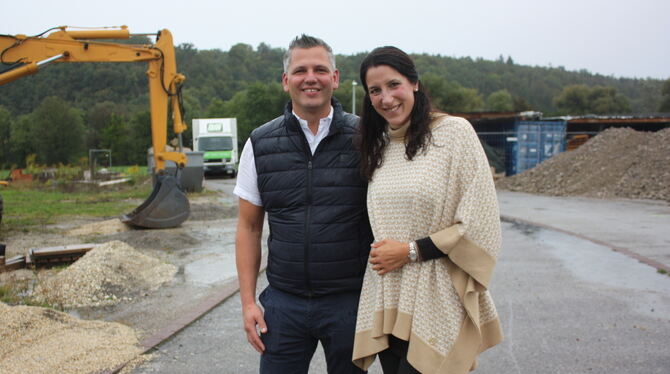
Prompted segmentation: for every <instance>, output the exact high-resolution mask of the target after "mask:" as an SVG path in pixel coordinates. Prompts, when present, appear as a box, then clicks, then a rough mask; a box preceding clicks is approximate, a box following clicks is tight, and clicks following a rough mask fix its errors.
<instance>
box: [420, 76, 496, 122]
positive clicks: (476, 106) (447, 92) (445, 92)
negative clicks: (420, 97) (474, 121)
mask: <svg viewBox="0 0 670 374" xmlns="http://www.w3.org/2000/svg"><path fill="white" fill-rule="evenodd" d="M421 82H422V84H423V85H424V87H425V88H426V90H427V92H428V95H429V96H430V98H431V100H432V104H433V106H434V107H435V108H437V109H439V110H443V111H446V112H456V113H458V112H475V111H479V110H482V108H483V103H484V100H483V99H482V97H481V95H479V93H478V92H477V90H476V89H474V88H466V87H463V86H461V85H460V84H458V83H455V82H449V81H447V80H446V79H445V78H443V77H441V76H438V75H437V74H432V73H427V74H425V75H424V76H423V78H422V79H421Z"/></svg>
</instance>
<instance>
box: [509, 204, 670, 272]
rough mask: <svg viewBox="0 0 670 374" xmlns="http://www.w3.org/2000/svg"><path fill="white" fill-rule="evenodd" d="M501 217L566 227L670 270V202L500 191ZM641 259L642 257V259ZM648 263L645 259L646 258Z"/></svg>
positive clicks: (575, 232)
mask: <svg viewBox="0 0 670 374" xmlns="http://www.w3.org/2000/svg"><path fill="white" fill-rule="evenodd" d="M498 201H499V203H500V213H501V215H502V217H503V218H510V219H514V218H518V219H521V220H524V221H526V222H530V223H533V224H539V225H545V226H548V227H553V228H558V229H562V230H563V231H564V232H569V233H573V234H576V235H581V236H582V237H584V238H588V239H592V240H593V241H596V242H599V243H601V244H606V245H608V246H609V247H611V248H620V249H624V250H627V251H630V252H632V253H633V254H636V255H638V256H641V257H643V258H646V259H649V260H651V261H647V263H648V264H649V265H652V266H654V265H655V264H654V262H657V263H659V264H661V265H662V266H658V265H657V264H656V266H655V267H657V268H662V269H663V270H665V271H667V272H670V204H668V203H667V202H664V201H658V200H631V199H619V200H612V199H594V198H585V197H557V196H543V195H532V194H527V193H521V192H510V191H498ZM643 258H639V259H640V260H643ZM643 262H644V261H643Z"/></svg>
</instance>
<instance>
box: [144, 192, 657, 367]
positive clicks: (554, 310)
mask: <svg viewBox="0 0 670 374" xmlns="http://www.w3.org/2000/svg"><path fill="white" fill-rule="evenodd" d="M499 198H500V201H501V210H502V213H503V215H507V216H510V217H514V218H519V219H524V220H535V222H538V223H540V224H543V225H549V226H554V227H559V228H562V229H564V230H567V231H572V232H576V233H578V234H582V235H585V236H589V237H593V239H598V240H600V239H607V240H616V241H617V243H611V244H612V245H615V244H616V245H623V244H621V243H633V244H635V246H633V245H629V244H626V245H628V246H629V247H633V248H631V249H636V250H640V251H641V252H642V251H643V250H644V251H646V250H647V249H648V248H649V247H650V246H654V245H655V244H654V243H659V245H658V246H655V247H653V248H654V250H653V251H649V252H644V253H645V255H646V256H655V257H654V258H658V259H661V260H663V261H665V260H664V258H666V256H668V253H669V252H670V245H667V243H669V242H668V241H667V240H668V237H667V235H668V234H667V233H666V232H667V231H668V230H667V227H670V225H666V223H667V220H668V219H669V217H670V208H668V206H667V204H661V203H653V204H651V203H647V202H631V201H603V200H593V199H575V198H550V197H534V196H533V195H525V194H515V193H506V192H503V193H501V194H500V195H499ZM596 206H597V207H598V208H597V209H596V208H595V207H596ZM575 207H579V209H577V208H575ZM622 207H623V208H622ZM573 208H574V209H577V210H576V211H575V214H578V217H577V216H575V215H574V214H573V215H572V216H571V215H570V214H569V213H568V211H570V210H571V209H573ZM624 208H625V210H622V209H624ZM620 216H623V217H636V218H635V219H634V220H626V219H625V218H621V219H618V218H617V217H620ZM603 222H606V224H604V223H603ZM655 224H658V225H660V226H653V225H655ZM647 225H651V226H652V227H650V228H649V229H647V228H645V227H642V226H647ZM661 226H662V227H664V229H663V230H660V228H661ZM596 229H597V230H596ZM644 230H648V231H644ZM626 231H628V233H629V234H628V235H626ZM639 232H644V233H645V234H644V235H638V234H637V233H639ZM630 236H637V237H638V239H637V240H631V239H629V241H627V242H625V241H623V240H624V239H625V238H629V237H630ZM620 238H621V239H620ZM503 239H504V245H503V252H502V254H501V256H500V259H499V261H498V265H497V268H496V272H495V274H494V278H493V281H492V286H491V290H492V294H493V297H494V299H495V300H496V303H497V306H498V309H499V313H500V316H501V320H502V324H503V330H504V333H505V341H504V342H503V343H502V344H500V345H499V346H497V347H494V348H493V349H491V350H489V351H487V352H485V353H484V354H483V355H482V356H481V357H480V360H479V368H478V369H477V371H476V373H480V374H481V373H491V374H493V373H603V374H604V373H607V374H618V373H621V374H624V373H626V374H628V373H669V372H670V369H668V368H670V353H669V352H670V351H669V350H668V341H670V276H668V275H664V274H661V273H659V272H657V270H656V269H655V268H654V267H652V266H649V265H646V264H644V263H641V262H639V261H637V260H636V259H634V258H631V257H629V256H627V255H624V254H622V253H619V252H615V251H613V250H611V249H610V248H609V246H607V245H600V244H596V243H594V242H593V241H590V240H586V239H584V238H580V237H575V236H573V235H568V234H566V233H563V232H558V231H554V230H551V229H547V228H538V227H537V226H532V225H525V224H519V223H514V222H505V223H503ZM650 243H651V244H650ZM664 243H666V244H664ZM264 282H265V280H264V276H261V283H264ZM259 288H260V287H259ZM240 315H241V311H240V302H239V298H238V295H234V296H233V297H231V298H230V299H228V300H226V301H225V302H224V303H222V304H221V305H219V306H218V307H217V308H215V309H214V310H213V311H212V312H211V313H209V314H208V315H206V316H204V317H203V318H202V319H200V320H199V321H197V322H196V323H194V324H193V325H191V326H190V327H189V328H187V329H185V330H184V331H182V332H181V333H180V334H179V335H177V336H176V337H174V338H173V339H172V340H170V341H168V342H166V343H164V344H162V345H161V346H159V348H158V349H157V351H156V352H155V357H154V359H153V360H151V361H150V362H147V363H146V364H144V365H143V366H141V367H139V368H137V369H136V370H135V371H133V373H136V374H140V373H257V372H258V356H257V354H256V353H255V351H253V350H252V349H251V348H250V347H249V346H248V344H247V343H246V339H245V338H244V336H243V333H242V329H241V322H240ZM310 372H312V373H325V372H326V371H325V364H324V361H323V356H322V355H320V354H317V355H316V357H315V360H314V362H313V363H312V368H311V370H310ZM370 372H371V373H380V372H381V370H379V367H378V366H375V367H374V368H373V370H371V371H370Z"/></svg>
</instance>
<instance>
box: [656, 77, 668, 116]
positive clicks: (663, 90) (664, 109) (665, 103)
mask: <svg viewBox="0 0 670 374" xmlns="http://www.w3.org/2000/svg"><path fill="white" fill-rule="evenodd" d="M661 95H662V96H663V99H662V100H661V105H660V106H659V107H658V110H659V111H660V112H665V113H668V112H670V78H668V80H666V81H665V83H663V88H661Z"/></svg>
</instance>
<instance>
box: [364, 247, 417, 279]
mask: <svg viewBox="0 0 670 374" xmlns="http://www.w3.org/2000/svg"><path fill="white" fill-rule="evenodd" d="M371 247H372V250H371V251H370V263H371V264H372V270H374V271H376V272H377V274H379V275H384V274H386V273H388V272H390V271H393V270H395V269H397V268H399V267H401V266H403V265H405V264H406V263H408V262H409V257H407V255H408V254H409V243H402V242H399V241H396V240H391V239H384V240H381V241H378V242H376V243H372V245H371Z"/></svg>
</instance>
